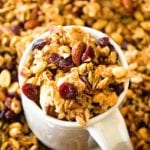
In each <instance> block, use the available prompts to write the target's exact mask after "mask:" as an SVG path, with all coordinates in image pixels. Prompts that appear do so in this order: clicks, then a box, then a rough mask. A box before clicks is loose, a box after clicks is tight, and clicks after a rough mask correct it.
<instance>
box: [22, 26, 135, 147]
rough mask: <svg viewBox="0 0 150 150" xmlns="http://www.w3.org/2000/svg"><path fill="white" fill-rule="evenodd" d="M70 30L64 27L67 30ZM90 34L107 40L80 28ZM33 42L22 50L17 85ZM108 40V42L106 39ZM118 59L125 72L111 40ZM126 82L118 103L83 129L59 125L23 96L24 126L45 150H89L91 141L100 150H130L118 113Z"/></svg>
mask: <svg viewBox="0 0 150 150" xmlns="http://www.w3.org/2000/svg"><path fill="white" fill-rule="evenodd" d="M72 27H73V26H65V28H66V29H69V28H72ZM80 28H82V29H83V30H85V31H87V32H90V33H91V35H92V36H93V37H95V38H96V39H98V38H101V37H104V36H107V35H105V34H104V33H101V32H100V31H97V30H94V29H91V28H88V27H80ZM48 34H50V32H49V31H48V32H46V33H44V34H42V35H41V36H40V37H38V38H37V39H40V38H43V37H45V36H46V35H48ZM37 39H35V40H34V41H33V42H32V43H31V44H30V45H29V46H28V47H27V48H26V50H25V52H24V54H23V57H22V59H21V61H20V65H19V84H20V85H22V83H23V80H24V79H23V77H22V76H21V74H20V70H22V67H23V66H24V64H25V61H26V58H27V56H28V55H30V53H31V47H32V44H33V43H34V42H35V41H36V40H37ZM109 39H110V38H109ZM110 43H111V44H112V45H113V46H114V48H115V50H116V51H117V53H118V55H119V59H120V62H121V64H122V66H124V67H125V68H127V67H128V64H127V61H126V59H125V57H124V55H123V52H122V51H121V49H120V48H119V46H118V45H117V44H116V43H115V42H114V41H113V40H112V39H110ZM128 84H129V81H126V83H125V84H124V91H123V92H122V93H121V94H120V95H119V98H118V102H117V104H116V105H115V106H113V107H112V108H110V109H109V110H108V111H107V112H104V113H103V114H100V115H98V116H96V117H94V118H92V119H90V120H89V122H88V125H87V127H86V128H82V127H80V126H79V125H78V124H77V123H76V122H69V121H62V120H58V119H56V118H53V117H51V116H47V115H45V113H44V112H43V111H42V110H41V108H39V106H37V104H36V103H34V102H33V101H32V100H30V99H28V98H27V97H26V96H25V95H24V94H23V93H22V104H23V109H24V113H25V116H26V119H27V122H28V124H29V126H30V128H31V130H32V131H33V132H34V134H35V135H36V136H37V137H38V138H39V139H40V140H41V141H42V142H43V143H44V144H45V145H47V146H48V147H50V148H52V149H56V150H87V149H90V147H92V143H93V142H90V141H92V140H89V139H91V138H90V137H93V139H95V141H96V142H97V144H98V145H99V147H101V148H102V150H132V149H133V147H132V144H131V141H130V138H129V135H128V131H127V128H126V125H125V122H124V119H123V117H122V115H121V113H120V111H119V106H120V105H121V104H122V103H123V101H124V97H125V94H126V92H127V89H128Z"/></svg>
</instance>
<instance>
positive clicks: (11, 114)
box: [5, 110, 15, 119]
mask: <svg viewBox="0 0 150 150" xmlns="http://www.w3.org/2000/svg"><path fill="white" fill-rule="evenodd" d="M14 116H15V114H14V112H13V111H12V110H7V111H6V112H5V118H6V119H12V118H14Z"/></svg>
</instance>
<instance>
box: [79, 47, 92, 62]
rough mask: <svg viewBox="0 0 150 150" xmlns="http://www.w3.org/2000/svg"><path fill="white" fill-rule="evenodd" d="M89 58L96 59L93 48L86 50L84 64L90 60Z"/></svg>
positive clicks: (83, 56)
mask: <svg viewBox="0 0 150 150" xmlns="http://www.w3.org/2000/svg"><path fill="white" fill-rule="evenodd" d="M88 57H90V58H93V57H94V51H93V48H92V47H91V46H88V47H87V48H86V50H85V52H84V53H83V55H82V57H81V60H82V62H84V61H85V60H86V59H88Z"/></svg>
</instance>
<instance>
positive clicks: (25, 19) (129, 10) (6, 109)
mask: <svg viewBox="0 0 150 150" xmlns="http://www.w3.org/2000/svg"><path fill="white" fill-rule="evenodd" d="M149 20H150V1H149V0H89V1H88V0H84V1H81V0H35V1H31V0H18V1H16V0H1V1H0V76H1V73H2V78H3V77H6V78H5V79H6V80H4V82H2V85H1V84H0V149H2V150H6V149H13V150H37V149H40V150H42V149H47V148H44V146H43V145H41V144H40V143H39V141H38V140H37V138H36V137H35V136H34V134H33V133H32V132H31V131H30V130H29V127H28V125H27V123H26V121H25V119H24V115H23V113H22V107H21V102H20V89H19V86H18V79H17V68H18V63H19V60H20V58H21V56H22V53H23V51H24V49H25V47H26V46H27V45H29V43H30V42H31V41H32V40H33V39H34V38H36V37H38V36H39V35H40V34H41V33H43V32H45V31H47V30H49V29H50V26H51V25H86V26H89V27H92V28H95V29H97V30H100V31H102V32H104V33H106V34H108V35H109V36H110V37H111V38H112V39H113V40H115V41H116V42H117V43H118V44H119V45H120V47H121V48H122V49H123V50H124V52H125V55H126V57H127V60H128V63H129V69H130V71H129V72H130V73H131V74H132V78H131V81H130V88H129V90H128V94H127V96H126V102H125V103H124V105H123V106H122V107H121V111H122V114H123V116H124V118H125V121H126V125H127V127H128V131H129V134H130V137H131V141H132V143H133V145H134V149H136V150H149V149H150V132H149V131H150V44H149V43H150V36H149V33H150V21H149ZM5 75H6V76H5ZM2 81H3V80H2ZM14 106H15V107H14Z"/></svg>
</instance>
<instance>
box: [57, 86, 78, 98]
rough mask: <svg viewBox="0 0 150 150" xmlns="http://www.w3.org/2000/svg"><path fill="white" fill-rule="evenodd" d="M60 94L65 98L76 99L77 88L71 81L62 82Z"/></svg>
mask: <svg viewBox="0 0 150 150" xmlns="http://www.w3.org/2000/svg"><path fill="white" fill-rule="evenodd" d="M59 94H60V95H61V97H63V98H64V99H74V98H75V97H76V96H77V89H76V87H75V86H74V85H73V84H71V83H62V84H61V85H60V87H59Z"/></svg>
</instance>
